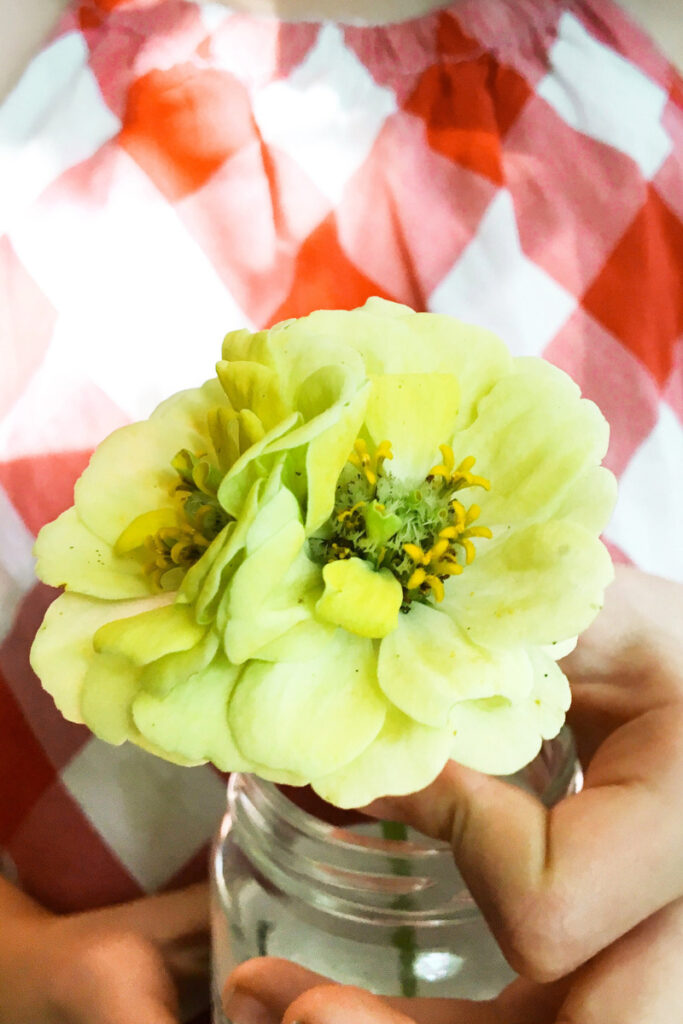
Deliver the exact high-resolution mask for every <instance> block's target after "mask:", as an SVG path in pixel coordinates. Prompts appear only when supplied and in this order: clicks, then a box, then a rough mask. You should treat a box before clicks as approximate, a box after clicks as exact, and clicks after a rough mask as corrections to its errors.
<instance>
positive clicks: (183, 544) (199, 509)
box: [144, 448, 232, 590]
mask: <svg viewBox="0 0 683 1024" xmlns="http://www.w3.org/2000/svg"><path fill="white" fill-rule="evenodd" d="M171 465H172V466H173V468H174V469H175V471H176V473H177V474H178V476H179V478H180V480H179V482H178V483H177V484H176V486H175V488H174V494H175V497H176V499H177V500H178V501H179V502H180V505H181V508H182V518H183V520H184V522H182V523H180V524H178V525H175V526H163V527H161V528H160V529H159V530H157V531H156V532H155V533H154V534H150V535H149V536H147V537H146V538H145V541H144V546H145V548H146V549H147V552H148V558H147V561H146V563H145V566H144V571H145V573H146V574H147V575H148V576H149V577H150V579H151V581H152V583H153V585H154V587H155V589H157V590H177V589H178V587H179V586H180V584H181V583H182V581H183V577H184V576H185V573H186V572H187V570H188V569H189V568H190V566H192V565H194V564H195V562H198V561H199V559H200V558H201V557H202V555H203V554H204V552H205V551H206V549H207V548H208V546H209V544H210V543H211V541H212V540H214V539H215V538H216V537H217V536H218V534H219V533H220V532H221V530H222V529H223V528H224V527H225V526H226V525H227V523H228V522H229V521H230V520H231V519H232V516H230V515H228V513H227V512H226V511H225V509H224V508H222V507H221V505H220V503H219V501H218V498H217V497H216V492H217V490H218V485H219V484H220V481H221V476H220V473H219V472H218V470H217V469H216V468H215V466H212V465H211V464H210V463H209V462H208V460H207V459H206V457H205V456H203V455H193V454H192V453H191V452H189V451H188V450H187V449H186V448H183V449H182V450H181V451H179V452H178V454H177V455H176V456H175V457H174V458H173V460H172V462H171Z"/></svg>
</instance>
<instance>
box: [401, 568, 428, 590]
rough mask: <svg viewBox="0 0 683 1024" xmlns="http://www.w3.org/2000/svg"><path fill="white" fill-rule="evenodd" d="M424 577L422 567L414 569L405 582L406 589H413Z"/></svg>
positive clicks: (425, 576) (419, 584)
mask: <svg viewBox="0 0 683 1024" xmlns="http://www.w3.org/2000/svg"><path fill="white" fill-rule="evenodd" d="M426 579H427V573H426V572H425V571H424V569H416V570H415V572H414V573H413V574H412V576H411V577H410V579H409V580H408V582H407V583H406V589H407V590H415V589H416V587H419V586H421V585H422V584H423V583H424V581H425V580H426Z"/></svg>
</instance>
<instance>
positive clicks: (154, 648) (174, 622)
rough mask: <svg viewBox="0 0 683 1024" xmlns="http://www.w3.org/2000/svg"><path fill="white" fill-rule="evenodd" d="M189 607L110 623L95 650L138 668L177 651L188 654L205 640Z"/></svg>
mask: <svg viewBox="0 0 683 1024" xmlns="http://www.w3.org/2000/svg"><path fill="white" fill-rule="evenodd" d="M205 633H206V628H205V627H203V626H200V625H198V624H197V623H196V622H195V620H194V617H193V615H192V612H191V610H190V609H189V608H188V606H187V605H183V604H168V605H166V606H165V607H161V608H152V609H151V610H150V611H144V612H142V613H141V614H140V615H133V616H131V617H127V618H117V619H115V620H114V621H111V622H107V623H106V624H105V625H104V626H100V628H99V629H98V630H97V632H96V633H95V636H94V637H93V647H94V648H95V650H96V651H97V652H98V653H103V654H117V655H121V656H123V657H125V658H128V659H129V660H130V661H132V662H133V664H134V665H147V664H148V663H149V662H150V661H155V660H156V659H157V658H162V657H163V656H164V655H166V654H171V653H173V652H174V651H186V650H187V649H188V648H189V647H194V645H195V644H198V643H199V642H200V641H201V640H202V639H203V637H204V634H205Z"/></svg>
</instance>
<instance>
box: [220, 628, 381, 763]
mask: <svg viewBox="0 0 683 1024" xmlns="http://www.w3.org/2000/svg"><path fill="white" fill-rule="evenodd" d="M375 666H376V657H375V654H374V650H373V645H372V642H371V641H370V640H363V639H361V638H360V637H354V636H351V635H350V634H343V633H341V632H340V631H338V633H337V635H335V637H334V638H333V640H332V641H331V642H330V644H329V645H328V648H327V650H326V652H325V655H324V656H322V657H320V658H316V659H314V660H309V661H304V662H282V663H279V664H266V663H263V662H259V661H252V662H249V663H248V664H247V665H246V667H245V669H244V672H243V675H242V676H241V678H240V681H239V683H238V684H237V687H236V689H235V692H234V696H233V698H232V701H231V702H230V709H229V716H228V720H229V724H230V729H231V731H232V734H233V736H234V737H235V741H236V742H237V745H238V746H239V748H240V750H241V752H242V754H243V755H244V756H245V757H246V758H247V759H248V760H249V761H253V762H256V763H258V764H261V765H265V766H268V767H270V768H273V769H284V770H287V771H290V772H294V773H296V774H298V775H301V776H302V777H304V778H306V779H308V780H310V779H312V778H317V777H318V776H320V775H326V774H328V773H329V772H331V771H334V770H335V769H336V768H339V767H340V766H341V765H342V764H345V763H346V762H347V761H350V760H351V759H352V758H354V757H355V756H356V755H357V754H359V753H360V752H361V750H363V749H364V748H365V747H366V746H367V745H368V744H369V743H370V742H371V741H372V740H373V739H374V738H375V736H376V735H377V733H378V732H379V730H380V729H381V727H382V723H383V722H384V716H385V712H386V703H385V701H384V698H383V697H382V696H381V694H380V692H379V690H378V688H377V683H376V672H375Z"/></svg>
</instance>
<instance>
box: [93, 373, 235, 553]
mask: <svg viewBox="0 0 683 1024" xmlns="http://www.w3.org/2000/svg"><path fill="white" fill-rule="evenodd" d="M221 404H223V405H227V399H226V397H225V395H224V393H223V391H222V390H221V386H220V384H219V383H218V381H217V380H210V381H207V382H206V384H204V385H203V386H202V387H201V388H194V389H192V390H190V391H181V392H179V393H178V394H176V395H172V396H171V398H168V399H167V400H166V401H165V402H162V403H161V405H159V406H158V407H157V408H156V409H155V411H154V412H153V413H152V415H151V416H150V418H149V419H148V420H143V421H142V422H141V423H131V424H130V425H128V426H126V427H121V428H120V429H119V430H115V431H114V433H113V434H110V435H109V437H107V438H106V439H105V440H104V441H103V442H102V443H101V444H100V445H99V447H98V448H97V450H96V451H95V453H94V455H93V457H92V458H91V460H90V465H89V466H88V468H87V469H86V470H85V472H84V473H83V474H82V476H81V477H80V479H79V480H78V482H77V483H76V488H75V492H74V493H75V504H76V508H77V510H78V515H79V518H80V519H81V521H82V522H83V523H84V524H85V525H86V526H87V527H88V529H89V530H91V531H92V532H93V533H94V534H96V536H98V537H101V538H102V539H103V540H106V541H108V542H109V543H110V544H112V545H113V544H115V543H116V541H117V539H118V538H119V536H120V535H121V534H122V533H123V531H124V530H125V529H126V527H127V526H128V525H129V524H130V523H131V522H132V521H133V520H134V519H136V518H137V517H138V516H140V515H142V514H143V513H145V512H150V511H152V510H154V509H157V508H163V507H164V506H166V505H168V502H169V495H171V494H172V493H173V490H174V488H175V486H176V484H177V482H178V475H177V473H176V471H175V470H174V469H173V468H172V466H171V459H172V458H173V457H174V455H176V453H177V452H178V451H179V450H180V449H181V448H188V449H189V450H190V451H195V452H200V451H207V450H209V449H210V446H211V439H210V436H209V430H208V425H207V419H206V417H207V413H208V412H209V410H210V409H212V408H214V407H215V406H217V405H221Z"/></svg>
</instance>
